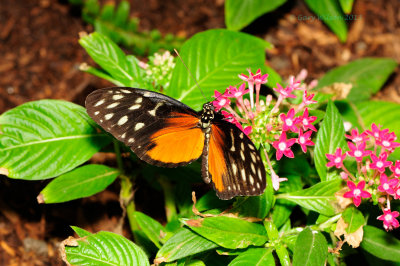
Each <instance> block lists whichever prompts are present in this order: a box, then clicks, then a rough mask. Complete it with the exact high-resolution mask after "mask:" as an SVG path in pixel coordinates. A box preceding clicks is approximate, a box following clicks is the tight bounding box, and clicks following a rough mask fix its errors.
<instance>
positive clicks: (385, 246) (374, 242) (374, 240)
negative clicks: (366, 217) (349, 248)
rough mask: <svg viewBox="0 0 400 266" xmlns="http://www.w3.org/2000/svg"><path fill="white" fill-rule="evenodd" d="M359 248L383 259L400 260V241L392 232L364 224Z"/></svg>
mask: <svg viewBox="0 0 400 266" xmlns="http://www.w3.org/2000/svg"><path fill="white" fill-rule="evenodd" d="M363 229H364V238H363V241H362V242H361V248H362V249H364V250H366V251H368V252H369V253H371V254H372V255H374V256H376V257H378V258H380V259H383V260H390V261H396V262H400V241H399V240H398V239H397V238H395V237H394V236H393V235H392V234H390V233H387V232H385V231H383V230H381V229H378V228H376V227H373V226H369V225H366V226H364V228H363Z"/></svg>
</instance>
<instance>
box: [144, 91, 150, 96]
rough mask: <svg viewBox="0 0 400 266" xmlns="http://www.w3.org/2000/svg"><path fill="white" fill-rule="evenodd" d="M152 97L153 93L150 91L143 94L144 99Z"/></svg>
mask: <svg viewBox="0 0 400 266" xmlns="http://www.w3.org/2000/svg"><path fill="white" fill-rule="evenodd" d="M150 95H151V93H150V92H149V91H146V92H145V93H143V96H144V97H149V96H150Z"/></svg>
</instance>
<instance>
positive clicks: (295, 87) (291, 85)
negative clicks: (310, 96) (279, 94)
mask: <svg viewBox="0 0 400 266" xmlns="http://www.w3.org/2000/svg"><path fill="white" fill-rule="evenodd" d="M300 85H301V82H300V81H296V79H295V77H294V76H291V77H290V78H289V86H288V88H290V89H291V90H298V89H299V88H300Z"/></svg>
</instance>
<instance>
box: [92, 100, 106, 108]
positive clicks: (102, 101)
mask: <svg viewBox="0 0 400 266" xmlns="http://www.w3.org/2000/svg"><path fill="white" fill-rule="evenodd" d="M104 102H105V100H104V99H101V100H100V101H98V102H97V103H96V104H95V105H94V107H97V106H99V105H102V104H103V103H104Z"/></svg>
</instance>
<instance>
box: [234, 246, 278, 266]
mask: <svg viewBox="0 0 400 266" xmlns="http://www.w3.org/2000/svg"><path fill="white" fill-rule="evenodd" d="M241 265H243V266H247V265H271V266H274V265H275V260H274V256H273V255H272V250H271V249H266V248H250V249H248V250H246V251H245V252H243V253H242V254H240V255H239V256H237V257H236V258H235V259H234V260H232V261H231V263H229V266H241Z"/></svg>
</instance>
